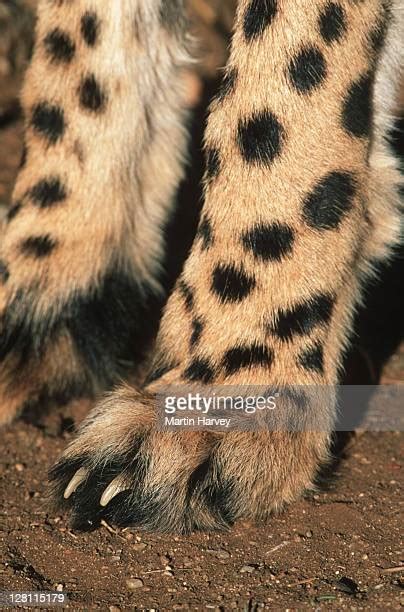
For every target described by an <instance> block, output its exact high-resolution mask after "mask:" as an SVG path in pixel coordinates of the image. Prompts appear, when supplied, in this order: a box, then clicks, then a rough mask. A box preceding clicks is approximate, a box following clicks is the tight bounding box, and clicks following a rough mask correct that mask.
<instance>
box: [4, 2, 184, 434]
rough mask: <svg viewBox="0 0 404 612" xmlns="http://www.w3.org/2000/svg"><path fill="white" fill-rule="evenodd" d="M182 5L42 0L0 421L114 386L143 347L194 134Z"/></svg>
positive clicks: (9, 231) (19, 186)
mask: <svg viewBox="0 0 404 612" xmlns="http://www.w3.org/2000/svg"><path fill="white" fill-rule="evenodd" d="M181 6H182V2H181V0H172V2H163V1H162V0H147V1H146V0H119V1H115V0H113V1H110V2H100V3H93V2H90V3H89V2H87V1H86V0H77V1H76V2H73V3H72V2H49V1H48V0H42V1H41V2H40V3H39V8H38V22H37V30H36V46H35V50H34V55H33V60H32V64H31V66H30V67H29V69H28V73H27V76H26V81H25V86H24V89H23V94H22V104H23V108H24V114H25V119H26V133H25V142H26V147H25V151H24V159H23V162H22V168H21V170H20V173H19V176H18V180H17V183H16V186H15V191H14V197H13V204H12V206H11V208H10V210H9V213H8V217H7V221H6V223H5V225H4V226H3V227H2V228H1V231H2V236H1V245H0V423H4V422H8V421H10V420H11V419H12V418H13V417H14V416H15V415H16V414H18V413H19V412H21V411H22V410H23V409H24V408H25V407H27V406H31V407H32V406H33V405H35V404H38V405H41V406H42V405H43V406H45V404H49V405H50V404H62V403H67V402H68V401H70V400H73V399H75V398H78V397H83V396H84V397H87V396H93V395H94V394H95V393H97V392H100V391H104V390H106V389H109V388H111V387H112V386H113V384H114V383H116V382H117V380H119V379H122V378H126V377H127V376H129V375H132V374H133V373H134V367H135V364H136V363H137V362H138V361H139V360H140V358H141V357H142V355H143V350H144V348H145V345H146V344H147V340H148V338H149V335H150V333H151V332H152V329H151V328H152V327H153V326H152V325H151V322H152V321H153V316H152V311H153V308H154V306H156V308H158V307H159V304H160V302H161V300H162V288H161V276H162V275H161V273H162V270H161V261H162V257H163V251H164V244H163V228H164V225H165V223H166V221H167V218H168V216H169V214H170V211H171V209H172V206H173V199H174V195H175V190H176V187H177V183H178V181H179V180H180V178H181V176H182V166H183V156H184V149H185V146H186V134H185V130H184V120H185V117H184V113H185V96H183V94H184V93H185V92H184V85H183V67H184V66H185V64H186V63H187V61H188V57H187V53H186V31H185V27H184V25H185V20H184V16H183V14H182V11H181ZM183 98H184V99H183Z"/></svg>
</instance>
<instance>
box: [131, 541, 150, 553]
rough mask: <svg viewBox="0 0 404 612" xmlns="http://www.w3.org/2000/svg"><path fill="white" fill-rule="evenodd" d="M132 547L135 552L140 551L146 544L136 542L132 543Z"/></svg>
mask: <svg viewBox="0 0 404 612" xmlns="http://www.w3.org/2000/svg"><path fill="white" fill-rule="evenodd" d="M132 548H133V550H135V551H136V552H142V550H144V549H145V548H147V544H145V543H144V542H138V543H137V544H133V546H132Z"/></svg>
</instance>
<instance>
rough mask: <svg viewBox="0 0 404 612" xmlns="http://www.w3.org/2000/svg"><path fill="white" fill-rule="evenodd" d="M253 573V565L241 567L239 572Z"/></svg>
mask: <svg viewBox="0 0 404 612" xmlns="http://www.w3.org/2000/svg"><path fill="white" fill-rule="evenodd" d="M253 572H255V567H254V566H253V565H243V567H242V568H241V570H240V574H252V573H253Z"/></svg>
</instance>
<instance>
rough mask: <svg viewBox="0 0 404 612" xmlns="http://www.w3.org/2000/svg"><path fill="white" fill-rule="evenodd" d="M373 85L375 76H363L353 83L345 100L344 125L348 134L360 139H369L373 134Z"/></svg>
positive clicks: (343, 110)
mask: <svg viewBox="0 0 404 612" xmlns="http://www.w3.org/2000/svg"><path fill="white" fill-rule="evenodd" d="M373 83H374V75H373V74H365V75H363V76H361V78H360V79H359V80H358V81H355V82H354V83H352V85H351V87H350V88H349V91H348V94H347V96H346V98H345V100H344V105H343V109H342V124H343V126H344V128H345V130H346V131H347V132H349V133H350V134H353V136H357V137H358V138H365V137H369V136H370V133H371V128H372V116H373V105H372V91H373Z"/></svg>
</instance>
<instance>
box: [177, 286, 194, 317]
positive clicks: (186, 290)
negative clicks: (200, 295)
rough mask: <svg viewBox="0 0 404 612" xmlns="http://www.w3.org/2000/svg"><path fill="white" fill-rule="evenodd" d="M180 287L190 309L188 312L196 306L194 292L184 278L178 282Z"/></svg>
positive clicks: (187, 307)
mask: <svg viewBox="0 0 404 612" xmlns="http://www.w3.org/2000/svg"><path fill="white" fill-rule="evenodd" d="M178 289H179V290H180V292H181V293H182V296H183V298H184V301H185V306H186V309H187V310H188V312H191V311H192V309H193V307H194V294H193V291H192V289H191V287H189V285H187V283H186V282H185V281H184V280H181V281H180V282H179V283H178Z"/></svg>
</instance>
